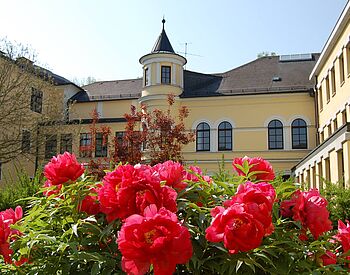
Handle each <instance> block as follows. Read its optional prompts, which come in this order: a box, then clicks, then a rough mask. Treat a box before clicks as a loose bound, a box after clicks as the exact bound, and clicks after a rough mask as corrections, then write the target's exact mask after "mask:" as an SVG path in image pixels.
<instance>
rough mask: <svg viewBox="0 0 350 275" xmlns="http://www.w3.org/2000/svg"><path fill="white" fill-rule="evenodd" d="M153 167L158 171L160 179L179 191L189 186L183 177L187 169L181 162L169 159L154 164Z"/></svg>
mask: <svg viewBox="0 0 350 275" xmlns="http://www.w3.org/2000/svg"><path fill="white" fill-rule="evenodd" d="M153 169H154V171H156V172H157V173H158V175H159V178H160V180H161V181H165V184H166V185H168V186H170V187H172V188H174V189H176V190H179V191H181V190H183V189H185V188H186V187H187V183H186V182H185V181H184V179H183V173H184V170H185V169H184V167H183V166H182V165H181V163H178V162H174V161H172V160H168V161H166V162H164V163H159V164H157V165H155V166H153Z"/></svg>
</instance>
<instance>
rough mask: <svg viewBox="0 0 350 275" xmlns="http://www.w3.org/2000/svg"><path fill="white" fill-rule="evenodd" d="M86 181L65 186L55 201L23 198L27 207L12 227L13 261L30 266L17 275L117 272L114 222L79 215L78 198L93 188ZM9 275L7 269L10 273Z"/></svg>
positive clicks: (53, 198) (115, 225)
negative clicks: (25, 260)
mask: <svg viewBox="0 0 350 275" xmlns="http://www.w3.org/2000/svg"><path fill="white" fill-rule="evenodd" d="M94 185H95V183H94V182H91V181H90V179H89V178H87V179H85V180H84V181H81V182H77V183H76V184H74V185H65V186H63V190H62V192H61V193H60V194H61V195H60V196H59V197H58V196H57V195H51V196H50V197H44V196H43V197H39V198H37V197H32V198H29V200H30V203H31V208H30V210H29V211H28V212H27V215H26V216H25V217H24V218H23V220H22V222H21V223H20V224H18V225H16V226H14V227H13V228H15V229H17V230H19V231H20V232H22V234H23V235H22V236H21V237H20V238H19V239H18V240H17V241H16V242H15V243H14V244H13V249H14V251H16V253H15V254H14V255H13V257H14V258H15V259H16V258H18V259H19V258H21V257H25V258H28V259H30V261H31V264H30V265H29V264H25V265H23V266H21V267H19V268H17V272H18V273H19V274H21V273H22V274H90V273H91V274H112V273H113V272H117V271H118V272H120V268H119V264H120V260H121V258H120V254H119V253H117V251H118V250H117V244H116V235H115V234H116V232H117V231H115V228H118V227H119V225H120V222H114V223H111V224H109V225H108V224H106V222H105V220H104V218H103V217H102V216H97V217H94V216H88V215H87V214H86V213H85V212H80V211H79V205H80V203H81V201H82V199H83V198H84V197H85V196H86V195H88V194H89V192H90V191H89V189H88V188H87V187H91V186H94ZM13 271H14V270H12V272H13Z"/></svg>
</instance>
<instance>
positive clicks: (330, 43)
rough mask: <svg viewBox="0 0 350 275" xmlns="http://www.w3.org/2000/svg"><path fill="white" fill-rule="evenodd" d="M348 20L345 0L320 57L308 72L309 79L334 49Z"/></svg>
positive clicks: (348, 14)
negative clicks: (344, 4)
mask: <svg viewBox="0 0 350 275" xmlns="http://www.w3.org/2000/svg"><path fill="white" fill-rule="evenodd" d="M349 20H350V1H348V2H347V4H346V6H345V7H344V9H343V11H342V13H341V15H340V16H339V18H338V20H337V23H336V24H335V26H334V28H333V30H332V32H331V34H330V36H329V37H328V39H327V42H326V44H325V45H324V46H323V49H322V51H321V55H320V58H319V59H318V61H317V63H316V65H315V67H314V68H313V70H312V72H311V73H310V77H309V78H310V79H311V78H313V77H314V76H316V75H318V74H319V72H320V70H321V69H322V67H323V65H324V64H325V62H326V61H327V58H328V56H329V55H330V53H331V51H332V50H333V49H334V46H335V43H336V42H337V40H338V39H339V37H340V36H341V35H342V33H343V31H344V29H345V27H346V26H347V25H348V22H349Z"/></svg>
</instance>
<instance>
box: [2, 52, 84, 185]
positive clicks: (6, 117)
mask: <svg viewBox="0 0 350 275" xmlns="http://www.w3.org/2000/svg"><path fill="white" fill-rule="evenodd" d="M10 49H11V48H10ZM81 90H82V88H80V87H78V86H77V85H75V84H73V83H72V82H70V81H68V80H67V79H65V78H63V77H61V76H58V75H56V74H54V73H52V72H51V71H49V70H46V69H44V68H42V67H39V66H37V65H35V64H34V63H33V62H32V61H31V60H29V59H27V58H25V57H23V56H14V55H13V53H12V52H10V51H7V52H0V91H1V93H0V183H4V182H12V181H14V180H16V177H15V175H16V173H17V172H18V171H20V170H21V171H23V172H26V173H28V174H29V175H31V176H33V174H34V171H35V170H36V168H37V167H38V165H39V161H40V159H42V156H41V155H40V150H39V148H40V147H42V146H44V145H45V144H47V145H49V144H50V142H51V143H52V141H54V140H55V138H56V137H55V135H50V134H49V133H48V132H45V131H41V128H43V126H45V125H48V124H49V125H55V127H56V128H58V127H59V126H60V125H61V124H62V123H63V121H64V119H65V116H67V115H68V114H67V113H66V109H67V108H66V106H67V103H68V99H69V98H71V97H72V96H73V95H74V94H75V93H77V92H79V91H81ZM47 149H49V148H47ZM52 153H55V152H54V151H52Z"/></svg>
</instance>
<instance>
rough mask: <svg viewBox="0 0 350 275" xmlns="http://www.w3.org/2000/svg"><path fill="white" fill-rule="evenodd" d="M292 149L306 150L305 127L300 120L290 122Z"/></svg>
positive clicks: (304, 123)
mask: <svg viewBox="0 0 350 275" xmlns="http://www.w3.org/2000/svg"><path fill="white" fill-rule="evenodd" d="M292 148H293V149H307V126H306V122H305V121H304V120H302V119H300V118H298V119H296V120H294V121H293V122H292Z"/></svg>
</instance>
